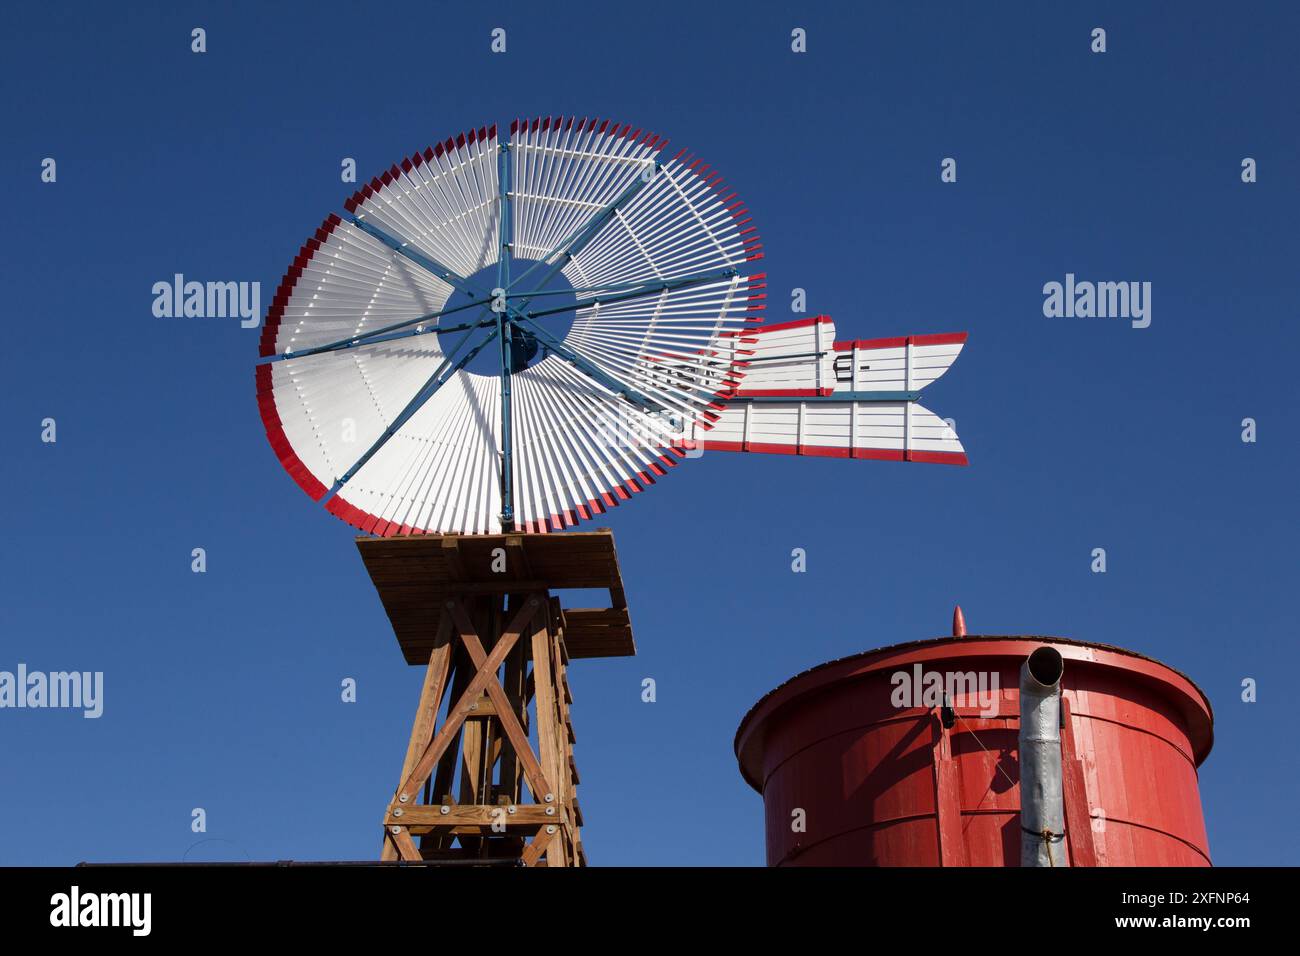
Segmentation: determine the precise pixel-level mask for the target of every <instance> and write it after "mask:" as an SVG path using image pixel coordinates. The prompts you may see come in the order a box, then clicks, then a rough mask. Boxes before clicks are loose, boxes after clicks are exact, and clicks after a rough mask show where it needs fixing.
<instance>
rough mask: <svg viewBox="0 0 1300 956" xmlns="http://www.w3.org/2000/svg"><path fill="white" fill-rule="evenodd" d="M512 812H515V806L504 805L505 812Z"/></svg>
mask: <svg viewBox="0 0 1300 956" xmlns="http://www.w3.org/2000/svg"><path fill="white" fill-rule="evenodd" d="M514 812H515V807H514V805H513V804H512V805H511V806H509V807H506V813H514Z"/></svg>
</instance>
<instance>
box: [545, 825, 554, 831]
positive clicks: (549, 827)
mask: <svg viewBox="0 0 1300 956" xmlns="http://www.w3.org/2000/svg"><path fill="white" fill-rule="evenodd" d="M546 832H547V833H554V832H555V824H554V823H552V824H551V825H550V826H548V827H547V828H546Z"/></svg>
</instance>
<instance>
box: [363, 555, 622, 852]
mask: <svg viewBox="0 0 1300 956" xmlns="http://www.w3.org/2000/svg"><path fill="white" fill-rule="evenodd" d="M357 547H358V549H359V550H360V551H361V557H362V560H363V561H364V562H365V565H366V569H367V570H368V571H369V573H370V578H371V580H372V581H373V582H374V585H375V588H376V589H377V590H378V592H379V597H380V600H381V601H382V602H383V605H384V610H385V611H386V612H387V613H388V617H389V620H390V621H391V622H392V625H393V630H394V632H395V633H396V635H397V642H398V644H399V645H400V646H401V649H402V654H403V656H405V658H406V661H407V663H408V664H413V665H421V666H423V667H424V668H425V674H424V686H423V689H422V690H421V693H420V702H419V706H418V707H417V709H416V712H415V721H414V725H413V727H412V729H411V737H410V741H409V743H408V745H407V749H406V759H405V761H404V762H403V764H402V772H401V776H400V779H399V781H398V787H397V791H396V793H395V794H394V795H393V799H392V801H391V802H390V803H389V805H388V809H387V811H386V812H385V814H384V820H383V827H384V829H383V849H382V853H381V859H383V860H408V861H464V862H470V861H476V860H477V861H482V862H484V863H491V862H498V863H509V862H519V863H522V864H523V865H526V866H535V865H539V864H543V863H544V864H545V865H547V866H582V865H585V864H586V862H587V858H586V854H585V853H584V852H583V848H582V839H581V835H580V829H581V827H582V811H581V809H580V808H579V806H578V800H577V796H576V794H575V790H576V788H577V785H578V771H577V766H576V764H575V763H574V759H573V745H574V742H575V740H576V737H575V735H574V732H573V723H572V720H571V718H570V713H569V708H570V705H571V704H572V703H573V694H572V692H571V690H570V688H569V680H568V676H567V671H568V665H569V661H571V660H574V659H578V658H584V657H627V656H631V655H633V654H635V653H636V647H635V644H634V643H633V639H632V628H631V624H630V622H629V620H628V612H627V599H626V597H625V596H624V593H623V580H622V575H621V573H620V571H619V566H618V556H617V554H616V553H615V550H614V537H613V535H612V534H611V533H610V532H609V531H607V530H599V531H589V532H570V533H564V534H499V535H415V536H410V537H396V538H358V539H357ZM569 588H605V589H608V591H609V598H610V600H609V605H610V606H609V607H607V608H570V609H567V610H566V609H564V608H562V607H561V606H560V601H559V599H558V598H556V597H555V596H553V595H552V594H551V592H552V591H557V590H565V589H569Z"/></svg>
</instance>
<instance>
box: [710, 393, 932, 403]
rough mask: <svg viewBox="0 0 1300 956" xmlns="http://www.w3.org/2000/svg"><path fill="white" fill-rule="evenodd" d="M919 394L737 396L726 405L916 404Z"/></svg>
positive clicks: (919, 397)
mask: <svg viewBox="0 0 1300 956" xmlns="http://www.w3.org/2000/svg"><path fill="white" fill-rule="evenodd" d="M920 399H921V393H920V392H917V391H912V392H832V393H831V394H829V395H737V396H735V397H734V398H731V399H728V404H731V403H733V402H734V403H737V404H743V403H745V402H754V403H755V404H760V405H761V404H765V403H767V402H917V401H920Z"/></svg>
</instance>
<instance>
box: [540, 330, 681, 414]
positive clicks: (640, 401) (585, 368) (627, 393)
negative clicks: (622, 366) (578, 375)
mask: <svg viewBox="0 0 1300 956" xmlns="http://www.w3.org/2000/svg"><path fill="white" fill-rule="evenodd" d="M515 322H516V323H518V324H523V325H527V326H528V327H529V329H531V330H532V333H533V334H534V335H535V336H537V338H538V339H539V340H541V342H542V343H543V344H545V345H546V347H547V348H549V349H550V350H551V351H552V352H554V353H555V354H556V355H558V356H560V358H562V359H564V360H565V361H566V362H569V363H570V364H572V365H574V366H576V367H577V368H578V370H579V371H582V372H585V373H586V375H587V376H588V377H589V378H593V379H595V380H596V381H597V382H599V383H600V384H601V385H604V386H605V387H606V388H607V389H609V390H610V391H611V392H613V393H614V394H616V395H621V396H622V397H623V398H626V399H627V400H628V401H629V402H631V403H632V404H633V405H639V406H640V407H641V408H643V409H645V410H646V411H661V410H663V408H664V406H662V405H660V404H659V403H658V402H656V401H654V400H653V399H650V398H646V396H644V395H642V394H641V393H640V392H638V391H637V390H636V389H634V388H632V387H631V386H630V385H625V384H623V383H622V382H620V381H619V380H618V379H616V378H614V377H612V376H611V375H609V374H607V373H606V372H604V371H603V370H601V369H600V368H599V367H598V366H596V365H595V364H593V363H592V362H591V361H589V360H588V359H586V358H583V357H582V356H581V355H579V354H578V353H577V352H575V351H573V349H571V348H569V347H568V346H567V345H565V344H564V343H563V342H561V341H560V340H559V339H557V338H556V337H555V336H553V335H551V333H550V332H547V331H546V330H545V329H544V328H542V327H541V326H540V325H538V324H537V323H536V322H534V321H532V319H531V318H529V317H528V316H526V315H516V316H515Z"/></svg>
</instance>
